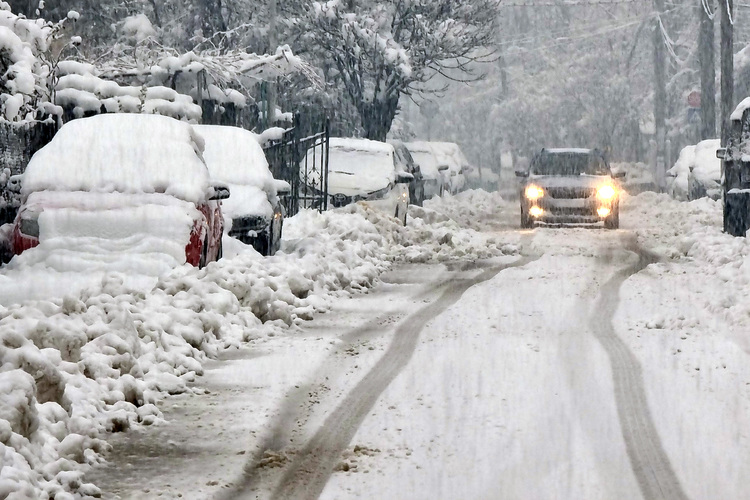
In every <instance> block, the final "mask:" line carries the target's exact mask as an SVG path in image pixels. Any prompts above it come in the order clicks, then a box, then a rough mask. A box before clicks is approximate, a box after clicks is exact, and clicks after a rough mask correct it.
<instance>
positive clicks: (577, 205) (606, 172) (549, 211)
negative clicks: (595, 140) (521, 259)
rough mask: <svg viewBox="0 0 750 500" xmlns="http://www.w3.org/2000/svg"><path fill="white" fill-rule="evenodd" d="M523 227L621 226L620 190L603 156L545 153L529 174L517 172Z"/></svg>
mask: <svg viewBox="0 0 750 500" xmlns="http://www.w3.org/2000/svg"><path fill="white" fill-rule="evenodd" d="M516 175H517V176H519V177H521V178H523V182H522V183H521V193H520V198H521V227H524V228H531V227H534V225H535V223H536V222H543V223H552V224H555V223H579V224H593V223H598V222H603V223H604V227H606V228H608V229H616V228H618V227H619V225H620V189H621V188H620V186H619V183H618V182H617V181H616V178H619V177H622V176H623V175H624V173H622V174H621V173H618V174H613V173H612V171H611V170H610V168H609V164H608V163H607V161H606V159H605V157H604V155H603V154H602V153H601V152H600V151H598V150H596V149H582V148H561V149H542V150H541V151H540V152H539V153H537V154H536V155H535V156H534V158H533V159H532V160H531V165H530V167H529V170H518V171H516Z"/></svg>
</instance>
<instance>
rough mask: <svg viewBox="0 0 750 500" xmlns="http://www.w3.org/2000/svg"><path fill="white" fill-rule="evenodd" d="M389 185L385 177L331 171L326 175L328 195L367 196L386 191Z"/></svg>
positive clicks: (389, 182)
mask: <svg viewBox="0 0 750 500" xmlns="http://www.w3.org/2000/svg"><path fill="white" fill-rule="evenodd" d="M390 184H391V180H390V179H388V178H387V177H377V176H369V175H358V174H350V173H346V172H338V171H332V172H329V173H328V194H330V195H334V194H343V195H346V196H367V195H368V194H370V193H374V192H375V191H380V190H381V189H386V188H387V187H388V186H389V185H390Z"/></svg>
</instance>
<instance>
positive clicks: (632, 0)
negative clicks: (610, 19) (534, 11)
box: [500, 0, 650, 8]
mask: <svg viewBox="0 0 750 500" xmlns="http://www.w3.org/2000/svg"><path fill="white" fill-rule="evenodd" d="M636 3H650V0H580V1H579V0H574V1H565V2H553V1H546V2H545V1H528V0H521V1H513V2H501V3H500V7H501V8H502V7H584V6H585V7H588V6H591V5H613V4H636Z"/></svg>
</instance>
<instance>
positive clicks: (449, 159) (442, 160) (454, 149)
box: [429, 141, 472, 194]
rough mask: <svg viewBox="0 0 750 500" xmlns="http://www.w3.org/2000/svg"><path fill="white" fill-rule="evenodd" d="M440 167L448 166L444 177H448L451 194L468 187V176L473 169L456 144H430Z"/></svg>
mask: <svg viewBox="0 0 750 500" xmlns="http://www.w3.org/2000/svg"><path fill="white" fill-rule="evenodd" d="M429 144H430V147H431V148H432V150H433V151H434V152H435V155H436V156H437V158H438V163H439V164H440V165H448V170H447V171H446V172H445V174H444V175H446V177H447V184H448V190H449V191H450V193H451V194H456V193H458V192H459V191H463V190H464V188H465V187H466V174H468V173H469V172H470V171H471V170H472V167H471V165H470V164H469V161H468V160H467V159H466V157H465V156H464V154H463V152H462V151H461V148H460V147H459V146H458V144H456V143H455V142H435V141H433V142H430V143H429Z"/></svg>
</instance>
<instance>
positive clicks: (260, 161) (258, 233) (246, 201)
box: [194, 125, 291, 255]
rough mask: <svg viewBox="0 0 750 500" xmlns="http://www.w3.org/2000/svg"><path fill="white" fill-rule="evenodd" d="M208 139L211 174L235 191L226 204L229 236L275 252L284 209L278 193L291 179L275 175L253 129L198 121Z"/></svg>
mask: <svg viewBox="0 0 750 500" xmlns="http://www.w3.org/2000/svg"><path fill="white" fill-rule="evenodd" d="M194 128H195V130H196V131H197V132H198V133H199V134H200V135H201V136H202V137H203V139H204V140H205V142H206V149H205V151H204V152H203V158H204V159H205V160H206V164H207V165H208V170H209V172H210V173H211V178H212V179H214V180H215V181H219V182H222V183H224V184H226V185H227V186H228V187H229V190H230V191H231V192H232V196H231V198H229V199H228V200H226V201H225V202H224V203H223V205H222V212H223V213H224V220H225V225H224V230H225V231H226V232H227V233H228V234H229V236H231V237H234V238H237V239H238V240H240V241H241V242H243V243H245V244H248V245H252V246H253V247H254V248H255V249H256V250H257V251H258V252H260V253H261V254H263V255H272V254H274V253H275V252H276V251H277V250H278V249H279V245H280V242H281V229H282V226H283V224H284V213H283V210H282V207H281V204H280V203H279V196H278V194H279V193H281V194H283V193H288V192H289V191H290V190H291V187H290V186H289V183H288V182H286V181H283V180H277V179H274V178H273V175H272V174H271V171H270V170H269V169H268V161H266V156H265V154H264V153H263V149H262V148H261V147H260V143H259V142H258V136H256V135H255V134H253V133H252V132H250V131H248V130H245V129H242V128H239V127H230V126H223V125H195V126H194Z"/></svg>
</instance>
